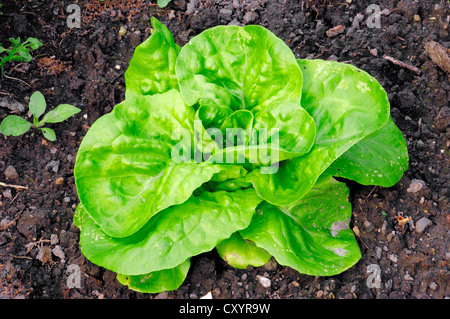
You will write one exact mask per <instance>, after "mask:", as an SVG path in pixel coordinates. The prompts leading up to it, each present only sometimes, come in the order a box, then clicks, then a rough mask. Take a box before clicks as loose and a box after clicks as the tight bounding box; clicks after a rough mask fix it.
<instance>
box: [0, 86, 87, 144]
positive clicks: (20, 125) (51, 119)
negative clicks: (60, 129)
mask: <svg viewBox="0 0 450 319" xmlns="http://www.w3.org/2000/svg"><path fill="white" fill-rule="evenodd" d="M28 107H29V109H30V112H31V114H33V123H30V122H28V121H27V120H25V119H23V118H21V117H20V116H17V115H9V116H7V117H6V118H5V119H4V120H3V121H2V123H1V124H0V132H1V133H2V134H3V135H6V136H10V135H12V136H19V135H22V134H25V133H26V132H28V130H29V129H30V128H31V127H34V128H37V129H39V130H41V131H42V134H44V137H45V138H46V139H48V140H49V141H55V140H56V134H55V131H53V130H52V129H51V128H48V127H42V126H43V125H44V124H46V123H59V122H62V121H64V120H66V119H68V118H69V117H71V116H72V115H75V114H77V113H78V112H80V111H81V110H80V109H79V108H77V107H75V106H73V105H70V104H60V105H58V106H57V107H55V108H54V109H53V110H51V111H50V112H48V113H47V114H45V115H44V117H43V118H42V120H40V121H39V117H41V115H42V114H44V112H45V109H46V107H47V103H46V102H45V98H44V96H43V95H42V93H41V92H39V91H36V92H34V93H33V94H32V95H31V97H30V103H29V104H28Z"/></svg>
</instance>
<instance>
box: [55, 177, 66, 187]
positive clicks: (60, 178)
mask: <svg viewBox="0 0 450 319" xmlns="http://www.w3.org/2000/svg"><path fill="white" fill-rule="evenodd" d="M55 184H56V185H57V186H61V185H62V184H64V177H58V178H57V179H56V181H55Z"/></svg>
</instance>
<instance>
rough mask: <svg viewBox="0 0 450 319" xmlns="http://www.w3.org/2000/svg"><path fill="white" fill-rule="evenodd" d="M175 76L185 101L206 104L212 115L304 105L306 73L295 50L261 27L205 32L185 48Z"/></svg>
mask: <svg viewBox="0 0 450 319" xmlns="http://www.w3.org/2000/svg"><path fill="white" fill-rule="evenodd" d="M176 74H177V77H178V79H179V83H180V88H181V92H182V95H183V98H184V99H185V100H186V102H187V103H188V104H189V105H194V104H196V103H199V104H200V105H207V106H208V108H209V111H208V114H215V113H218V111H214V109H217V110H220V109H221V108H223V107H228V108H230V109H232V110H233V111H237V110H239V109H246V110H252V109H253V108H257V109H261V108H263V107H264V106H267V105H270V104H271V103H273V102H275V101H279V102H292V103H299V102H300V98H301V85H302V74H301V72H300V70H299V67H298V65H297V63H296V61H295V57H294V55H293V53H292V51H291V50H290V49H289V47H288V46H286V45H285V44H284V42H283V41H282V40H281V39H279V38H277V37H276V36H275V35H274V34H273V33H272V32H270V31H269V30H267V29H265V28H263V27H261V26H246V27H238V26H217V27H214V28H211V29H208V30H206V31H204V32H202V33H201V34H199V35H198V36H195V37H194V38H192V39H191V40H190V41H189V43H188V44H187V45H185V46H184V47H183V48H182V49H181V52H180V55H179V57H178V59H177V63H176ZM201 119H202V120H203V118H201ZM223 120H225V118H223V119H222V121H223ZM220 124H221V123H220V122H219V123H215V127H219V126H220Z"/></svg>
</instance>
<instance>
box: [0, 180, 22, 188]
mask: <svg viewBox="0 0 450 319" xmlns="http://www.w3.org/2000/svg"><path fill="white" fill-rule="evenodd" d="M0 186H3V187H11V188H15V189H28V187H26V186H20V185H13V184H5V183H2V182H0Z"/></svg>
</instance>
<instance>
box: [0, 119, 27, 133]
mask: <svg viewBox="0 0 450 319" xmlns="http://www.w3.org/2000/svg"><path fill="white" fill-rule="evenodd" d="M30 127H31V123H30V122H28V121H27V120H24V119H23V118H21V117H19V116H17V115H8V116H7V117H5V118H4V119H3V121H2V123H1V124H0V131H1V132H2V134H4V135H6V136H10V135H12V136H19V135H22V134H24V133H26V132H27V131H28V130H29V129H30Z"/></svg>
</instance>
